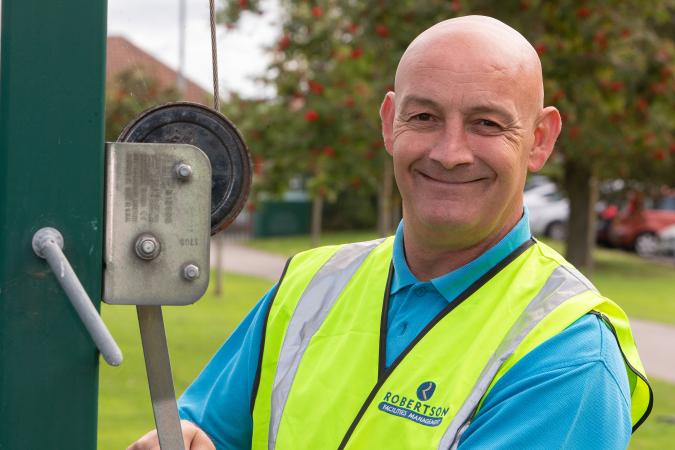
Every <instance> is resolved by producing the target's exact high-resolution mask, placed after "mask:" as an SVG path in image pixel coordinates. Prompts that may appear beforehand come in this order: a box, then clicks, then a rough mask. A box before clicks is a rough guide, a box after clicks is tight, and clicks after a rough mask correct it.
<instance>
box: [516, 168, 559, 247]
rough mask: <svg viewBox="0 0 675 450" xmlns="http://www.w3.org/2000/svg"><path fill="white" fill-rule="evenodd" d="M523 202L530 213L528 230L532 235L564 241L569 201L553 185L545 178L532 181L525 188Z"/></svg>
mask: <svg viewBox="0 0 675 450" xmlns="http://www.w3.org/2000/svg"><path fill="white" fill-rule="evenodd" d="M524 201H525V206H526V207H527V209H528V211H529V213H530V229H531V230H532V234H533V235H535V236H547V237H550V238H553V239H557V240H562V239H565V236H566V235H567V218H568V216H569V209H570V208H569V201H568V200H567V198H565V197H564V196H563V194H562V193H561V192H560V190H559V189H558V187H557V186H556V185H555V183H553V182H552V181H549V180H547V179H545V178H543V179H542V178H537V179H535V180H532V182H531V183H529V185H528V186H526V189H525V193H524Z"/></svg>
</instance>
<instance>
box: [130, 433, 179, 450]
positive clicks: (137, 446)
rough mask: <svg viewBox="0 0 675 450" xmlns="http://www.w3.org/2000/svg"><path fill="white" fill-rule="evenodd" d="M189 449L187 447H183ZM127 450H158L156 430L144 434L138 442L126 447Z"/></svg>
mask: <svg viewBox="0 0 675 450" xmlns="http://www.w3.org/2000/svg"><path fill="white" fill-rule="evenodd" d="M185 448H189V447H187V446H186V447H185ZM127 450H160V449H159V437H158V436H157V430H152V431H150V432H148V433H146V434H144V435H143V436H142V437H141V438H140V439H139V440H137V441H136V442H134V443H133V444H131V445H130V446H129V447H127Z"/></svg>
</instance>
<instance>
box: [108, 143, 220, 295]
mask: <svg viewBox="0 0 675 450" xmlns="http://www.w3.org/2000/svg"><path fill="white" fill-rule="evenodd" d="M106 178H107V180H106V232H105V255H104V257H105V270H104V280H103V286H104V287H103V300H104V301H105V302H106V303H111V304H125V305H142V306H157V305H187V304H191V303H194V302H195V301H197V300H198V299H199V298H200V297H201V296H202V295H203V294H204V292H205V291H206V288H207V286H208V282H209V238H210V218H211V165H210V162H209V159H208V158H207V156H206V155H205V154H204V153H203V152H202V151H201V150H200V149H198V148H197V147H194V146H192V145H187V144H139V143H121V142H115V143H108V144H106Z"/></svg>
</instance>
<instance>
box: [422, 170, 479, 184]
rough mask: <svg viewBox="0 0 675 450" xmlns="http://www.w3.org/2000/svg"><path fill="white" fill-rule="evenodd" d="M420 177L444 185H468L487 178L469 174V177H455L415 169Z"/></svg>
mask: <svg viewBox="0 0 675 450" xmlns="http://www.w3.org/2000/svg"><path fill="white" fill-rule="evenodd" d="M417 173H418V174H420V176H422V178H424V179H425V180H429V181H432V182H436V183H441V184H446V185H468V184H471V183H478V182H480V181H483V180H487V177H481V176H471V177H455V176H447V175H439V174H431V173H427V172H422V171H419V170H418V171H417Z"/></svg>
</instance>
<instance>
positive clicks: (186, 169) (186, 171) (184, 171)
mask: <svg viewBox="0 0 675 450" xmlns="http://www.w3.org/2000/svg"><path fill="white" fill-rule="evenodd" d="M176 175H177V176H178V178H180V179H181V180H187V179H188V178H190V176H192V167H191V166H190V165H189V164H185V163H178V164H177V165H176Z"/></svg>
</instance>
